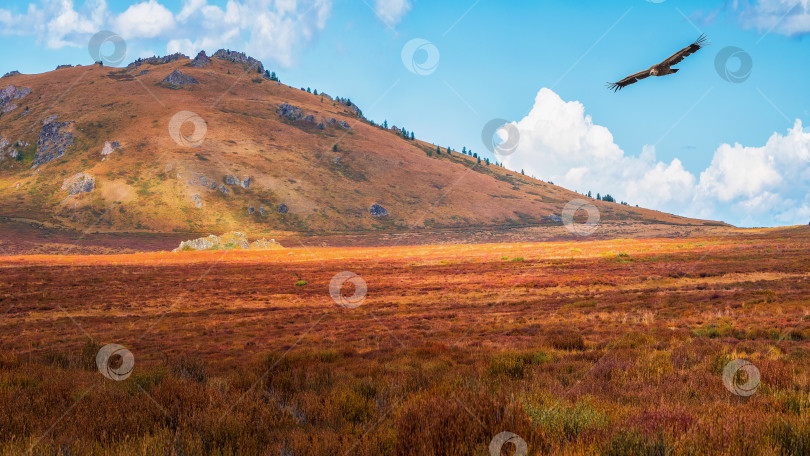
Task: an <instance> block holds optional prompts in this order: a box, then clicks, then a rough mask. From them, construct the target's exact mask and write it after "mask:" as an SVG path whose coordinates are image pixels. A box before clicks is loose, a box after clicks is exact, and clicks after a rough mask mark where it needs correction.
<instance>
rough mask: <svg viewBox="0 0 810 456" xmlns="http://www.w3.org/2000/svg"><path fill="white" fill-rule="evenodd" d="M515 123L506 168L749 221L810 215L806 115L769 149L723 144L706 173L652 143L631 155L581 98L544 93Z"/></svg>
mask: <svg viewBox="0 0 810 456" xmlns="http://www.w3.org/2000/svg"><path fill="white" fill-rule="evenodd" d="M514 125H515V126H516V127H517V128H518V131H519V132H520V145H519V147H518V149H517V151H516V152H515V153H513V154H511V155H508V156H506V157H504V160H503V162H504V166H506V167H508V168H511V169H518V170H519V169H523V170H525V172H526V173H527V174H530V175H535V176H537V177H538V178H542V179H545V180H551V181H553V182H554V183H555V184H558V185H562V186H564V187H567V188H570V189H574V190H578V191H580V192H586V191H588V190H592V191H593V192H597V191H599V192H601V193H605V192H607V193H610V194H611V195H612V196H614V197H615V198H616V199H617V200H626V201H628V202H632V203H633V204H639V205H640V206H642V207H649V208H653V209H659V210H664V211H667V212H673V213H678V214H683V215H687V216H693V217H701V218H709V219H721V220H724V221H727V222H730V223H734V224H738V225H741V226H753V225H759V226H775V225H784V224H799V223H801V224H804V223H807V222H808V220H810V218H808V216H809V215H810V199H808V194H810V133H805V132H804V130H803V128H802V123H801V121H799V120H797V121H796V123H795V125H794V126H793V128H792V129H790V130H788V132H787V134H784V135H782V134H779V133H774V134H773V135H772V136H771V138H770V139H769V140H768V141H767V143H766V144H765V145H764V146H761V147H752V146H743V145H740V144H734V145H729V144H722V145H720V146H719V147H718V148H717V150H716V151H715V152H714V157H713V159H712V162H711V164H710V165H709V167H708V168H707V169H705V170H704V171H703V172H701V173H700V175H699V177H696V176H695V175H694V174H693V173H691V172H689V171H688V170H686V169H685V168H684V167H683V164H682V163H681V161H680V160H678V159H674V160H672V161H671V162H669V163H665V162H661V161H658V160H657V159H656V158H655V148H654V147H652V146H645V147H644V150H642V151H641V153H640V154H639V155H637V156H634V155H628V154H625V152H624V151H623V150H622V149H621V148H620V147H619V146H618V145H616V144H615V142H614V141H613V135H612V134H611V133H610V131H609V130H608V129H607V128H605V127H603V126H600V125H596V124H594V123H593V120H592V119H591V117H590V116H589V115H587V114H586V113H585V107H584V106H583V105H582V104H581V103H579V102H577V101H570V102H566V101H563V100H562V99H561V98H560V97H559V96H558V95H557V94H556V93H554V92H553V91H551V90H549V89H545V88H544V89H542V90H540V92H539V93H538V94H537V97H536V99H535V104H534V107H533V108H532V110H531V112H529V114H528V115H527V116H526V117H525V118H523V119H521V120H520V121H518V122H515V123H514Z"/></svg>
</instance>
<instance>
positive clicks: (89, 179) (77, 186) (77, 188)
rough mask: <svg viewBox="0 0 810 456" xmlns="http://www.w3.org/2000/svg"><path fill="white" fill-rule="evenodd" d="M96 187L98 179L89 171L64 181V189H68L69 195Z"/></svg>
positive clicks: (89, 190)
mask: <svg viewBox="0 0 810 456" xmlns="http://www.w3.org/2000/svg"><path fill="white" fill-rule="evenodd" d="M95 188H96V179H95V178H94V177H93V176H91V175H89V174H87V173H79V174H76V175H75V176H73V177H69V178H67V179H65V181H64V182H62V191H65V190H67V192H68V196H73V195H78V194H79V193H89V192H91V191H93V189H95Z"/></svg>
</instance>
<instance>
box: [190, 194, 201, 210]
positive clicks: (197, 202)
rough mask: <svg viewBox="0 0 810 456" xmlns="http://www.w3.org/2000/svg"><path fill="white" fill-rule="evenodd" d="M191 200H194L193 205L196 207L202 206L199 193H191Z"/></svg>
mask: <svg viewBox="0 0 810 456" xmlns="http://www.w3.org/2000/svg"><path fill="white" fill-rule="evenodd" d="M191 201H194V207H196V208H198V209H199V208H201V207H202V198H200V195H192V196H191Z"/></svg>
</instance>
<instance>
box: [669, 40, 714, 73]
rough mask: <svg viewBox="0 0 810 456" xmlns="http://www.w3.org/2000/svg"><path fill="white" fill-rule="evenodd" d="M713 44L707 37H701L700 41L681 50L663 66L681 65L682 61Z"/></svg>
mask: <svg viewBox="0 0 810 456" xmlns="http://www.w3.org/2000/svg"><path fill="white" fill-rule="evenodd" d="M709 44H711V43H708V42H707V41H706V35H700V37H699V38H698V39H696V40H695V42H694V43H692V44H690V45H689V46H686V47H685V48H683V49H681V50H680V51H678V52H676V53H674V54H672V55H671V56H670V57H669V58H668V59H666V60H664V61H663V62H661V64H665V65H667V66H672V65H676V64H678V63H681V61H682V60H683V59H685V58H687V57H689V56H690V55H692V54H694V53H695V52H697V51H699V50H700V49H701V48H703V47H704V46H708V45H709Z"/></svg>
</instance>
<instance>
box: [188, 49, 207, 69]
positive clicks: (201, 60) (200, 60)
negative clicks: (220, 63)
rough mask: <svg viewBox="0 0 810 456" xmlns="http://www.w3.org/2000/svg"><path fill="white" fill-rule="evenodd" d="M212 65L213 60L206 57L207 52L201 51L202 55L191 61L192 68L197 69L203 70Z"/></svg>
mask: <svg viewBox="0 0 810 456" xmlns="http://www.w3.org/2000/svg"><path fill="white" fill-rule="evenodd" d="M210 63H211V59H210V58H209V57H208V56H207V55H205V51H200V53H199V54H197V57H194V60H192V61H191V66H193V67H195V68H202V67H204V66H207V65H208V64H210Z"/></svg>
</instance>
